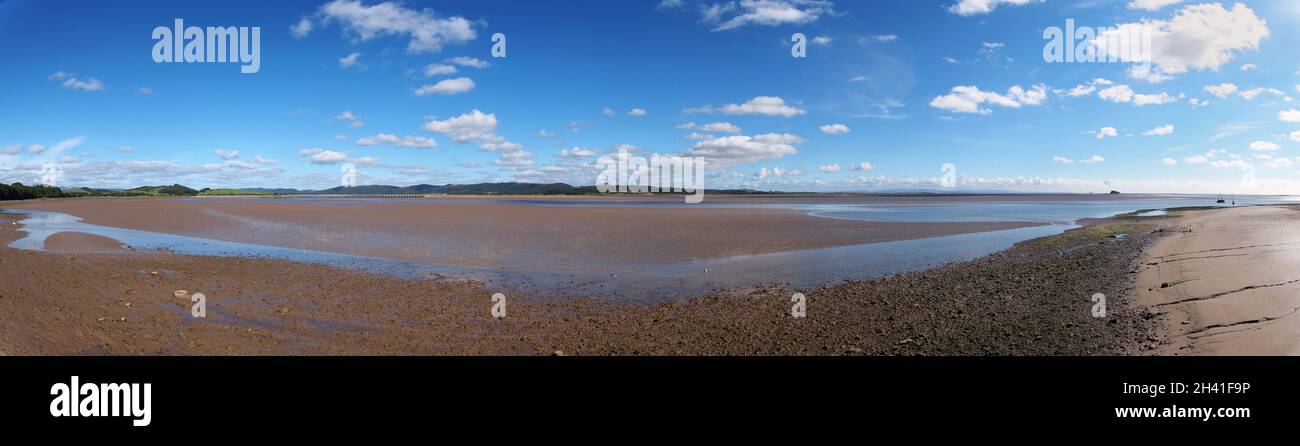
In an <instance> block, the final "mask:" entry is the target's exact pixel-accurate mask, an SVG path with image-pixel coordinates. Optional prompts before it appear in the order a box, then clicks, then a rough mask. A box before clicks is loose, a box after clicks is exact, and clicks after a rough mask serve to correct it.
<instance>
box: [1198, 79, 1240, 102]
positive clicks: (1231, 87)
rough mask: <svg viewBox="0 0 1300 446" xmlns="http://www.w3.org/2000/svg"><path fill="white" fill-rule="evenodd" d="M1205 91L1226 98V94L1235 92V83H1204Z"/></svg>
mask: <svg viewBox="0 0 1300 446" xmlns="http://www.w3.org/2000/svg"><path fill="white" fill-rule="evenodd" d="M1205 92H1206V93H1209V94H1212V95H1215V96H1218V97H1220V98H1227V97H1228V95H1231V94H1233V93H1236V92H1237V85H1236V84H1232V83H1226V82H1225V83H1222V84H1218V85H1206V86H1205Z"/></svg>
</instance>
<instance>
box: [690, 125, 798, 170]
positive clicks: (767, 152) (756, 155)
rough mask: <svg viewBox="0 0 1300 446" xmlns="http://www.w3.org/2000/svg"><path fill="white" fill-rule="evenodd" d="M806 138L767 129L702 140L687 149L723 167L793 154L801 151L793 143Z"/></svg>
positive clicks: (715, 165) (691, 154) (716, 166)
mask: <svg viewBox="0 0 1300 446" xmlns="http://www.w3.org/2000/svg"><path fill="white" fill-rule="evenodd" d="M803 142H804V140H803V138H800V137H798V136H795V135H792V134H789V133H783V134H778V133H767V134H763V135H757V136H752V137H751V136H746V135H733V136H724V137H721V138H713V139H708V140H704V141H700V142H699V143H697V144H696V145H695V147H692V148H691V149H690V150H687V151H686V155H687V156H698V157H703V158H705V162H706V163H707V164H708V165H709V167H713V168H721V167H726V166H731V165H737V164H749V163H754V162H758V161H763V160H769V159H774V158H780V157H782V156H785V155H793V154H795V153H798V149H796V148H795V147H794V145H793V144H800V143H803Z"/></svg>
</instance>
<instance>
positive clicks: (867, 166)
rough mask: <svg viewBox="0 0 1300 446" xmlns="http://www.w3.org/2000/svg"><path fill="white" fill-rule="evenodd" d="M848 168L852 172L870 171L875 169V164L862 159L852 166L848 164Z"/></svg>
mask: <svg viewBox="0 0 1300 446" xmlns="http://www.w3.org/2000/svg"><path fill="white" fill-rule="evenodd" d="M849 170H852V171H854V172H870V171H873V170H876V166H874V165H872V164H871V163H868V162H865V161H863V162H861V163H857V164H854V165H852V166H849Z"/></svg>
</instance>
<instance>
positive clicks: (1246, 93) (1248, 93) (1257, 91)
mask: <svg viewBox="0 0 1300 446" xmlns="http://www.w3.org/2000/svg"><path fill="white" fill-rule="evenodd" d="M1264 93H1268V94H1272V95H1274V96H1279V97H1285V96H1286V92H1284V91H1282V90H1278V89H1276V88H1263V87H1258V88H1252V89H1249V90H1242V91H1241V92H1239V93H1237V95H1239V96H1241V97H1242V99H1245V100H1247V101H1253V100H1255V98H1256V97H1258V96H1259V95H1261V94H1264ZM1288 102H1289V101H1288Z"/></svg>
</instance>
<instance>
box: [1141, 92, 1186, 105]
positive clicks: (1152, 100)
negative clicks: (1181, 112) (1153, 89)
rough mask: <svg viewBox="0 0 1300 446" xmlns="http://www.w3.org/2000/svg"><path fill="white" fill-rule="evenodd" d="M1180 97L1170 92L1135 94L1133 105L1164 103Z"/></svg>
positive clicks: (1169, 102)
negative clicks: (1171, 94)
mask: <svg viewBox="0 0 1300 446" xmlns="http://www.w3.org/2000/svg"><path fill="white" fill-rule="evenodd" d="M1177 100H1178V98H1175V97H1173V96H1170V95H1169V93H1160V94H1141V93H1138V94H1134V95H1133V105H1136V106H1138V107H1141V106H1143V105H1164V104H1171V103H1173V102H1174V101H1177Z"/></svg>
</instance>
